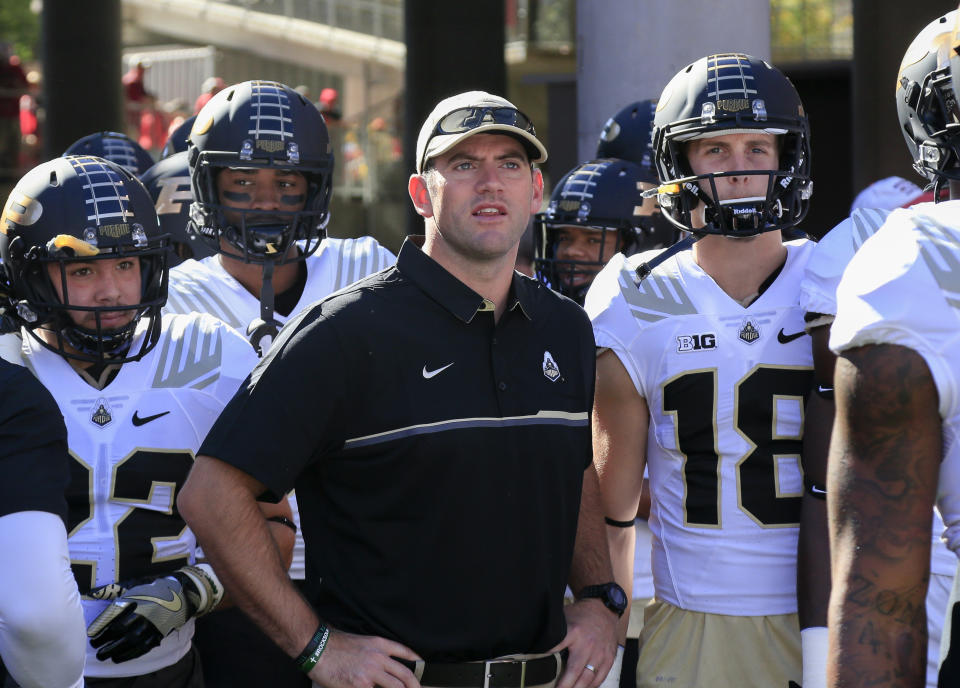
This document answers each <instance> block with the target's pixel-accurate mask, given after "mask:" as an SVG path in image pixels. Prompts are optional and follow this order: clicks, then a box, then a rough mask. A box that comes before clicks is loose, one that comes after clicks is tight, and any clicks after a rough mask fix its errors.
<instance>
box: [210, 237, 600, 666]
mask: <svg viewBox="0 0 960 688" xmlns="http://www.w3.org/2000/svg"><path fill="white" fill-rule="evenodd" d="M510 299H511V300H510V303H509V305H508V308H507V310H506V312H505V313H504V314H503V316H502V317H501V318H500V321H499V322H498V323H496V324H495V323H494V318H493V310H492V304H489V302H485V301H484V299H483V298H482V297H480V296H479V295H478V294H477V293H475V292H474V291H472V290H471V289H469V288H468V287H467V286H466V285H464V284H463V283H462V282H460V281H459V280H457V279H456V278H454V277H453V276H452V275H450V274H449V273H448V272H446V271H445V270H444V269H443V268H442V267H441V266H440V265H439V264H438V263H436V262H435V261H433V260H432V259H431V258H429V257H428V256H427V255H426V254H424V253H423V252H422V251H421V250H420V249H419V248H417V246H416V245H414V244H413V243H412V242H410V241H409V240H408V241H407V242H406V243H404V245H403V248H402V249H401V251H400V255H399V258H398V260H397V265H396V266H394V267H392V268H389V269H387V270H384V271H383V272H380V273H377V274H375V275H371V276H370V277H368V278H366V279H364V280H362V281H360V282H358V283H356V284H355V285H353V286H351V287H349V288H347V289H346V290H344V291H341V292H338V293H337V294H334V295H332V296H330V297H329V298H327V299H326V300H324V301H322V302H320V303H318V304H315V305H314V306H312V307H311V308H310V309H308V310H307V311H305V312H304V313H303V314H301V315H300V316H299V317H298V318H297V319H296V320H294V321H292V322H291V323H289V324H288V325H287V326H286V327H285V328H284V330H283V332H282V333H281V335H280V337H279V339H278V341H277V342H276V344H275V345H274V347H273V348H272V349H271V352H270V354H269V355H268V357H267V358H265V359H264V360H263V361H262V362H261V363H260V365H258V366H257V368H256V369H255V370H254V371H253V373H252V374H251V378H250V380H249V381H248V384H247V385H245V386H244V387H243V388H242V389H241V390H240V391H239V392H238V393H237V396H236V397H235V398H234V399H233V401H231V403H230V404H229V405H228V406H227V408H226V409H225V410H224V412H223V414H222V415H221V417H220V419H219V420H218V422H217V423H216V424H215V426H214V427H213V429H212V430H211V431H210V434H209V435H208V437H207V440H206V442H204V444H203V447H202V448H201V453H203V454H207V455H210V456H214V457H217V458H220V459H222V460H224V461H227V462H229V463H231V464H233V465H234V466H237V467H239V468H240V469H242V470H243V471H245V472H247V473H249V474H250V475H252V476H254V477H255V478H257V479H258V480H260V481H261V482H263V483H264V484H265V485H266V486H267V487H268V488H269V490H270V495H268V497H269V498H271V499H274V500H275V499H277V498H279V497H280V496H281V495H283V494H284V493H286V492H287V491H288V490H290V489H291V488H292V487H294V486H295V487H296V490H297V500H298V503H299V506H300V516H301V521H302V527H303V535H304V538H305V540H306V554H307V581H308V590H309V593H308V596H309V598H310V600H311V602H312V603H313V604H314V606H315V608H316V610H317V613H318V614H319V615H320V616H321V618H323V619H325V620H326V621H328V622H329V623H330V624H331V625H333V626H334V627H336V628H340V629H343V630H348V631H351V632H355V633H363V634H372V635H380V636H384V637H387V638H391V639H395V640H397V641H399V642H402V643H405V644H406V645H408V646H409V647H411V648H412V649H414V650H415V651H416V652H418V653H420V654H421V656H423V657H424V658H425V659H428V660H433V661H457V660H473V659H484V658H490V657H496V656H499V655H503V654H508V653H515V652H540V651H544V650H547V649H549V648H550V647H552V646H553V645H555V644H556V643H558V642H559V641H560V640H562V638H563V636H564V633H565V622H564V617H563V609H562V606H563V604H562V598H563V591H564V586H565V585H566V582H567V577H568V573H569V569H570V560H571V557H572V553H573V543H574V536H575V533H576V525H577V517H578V509H579V501H580V489H581V485H582V481H583V471H584V469H585V468H586V467H587V466H588V465H589V464H590V461H591V444H590V419H589V413H590V410H591V405H592V400H593V381H594V366H595V351H594V339H593V333H592V330H591V327H590V323H589V320H588V319H587V317H586V315H585V313H584V312H583V310H582V309H581V308H580V307H579V306H577V305H576V304H575V303H574V302H573V301H570V300H569V299H566V298H564V297H561V296H559V295H557V294H555V293H554V292H552V291H550V290H549V289H547V288H546V287H544V286H542V285H541V284H540V283H538V282H536V281H534V280H531V279H528V278H526V277H523V276H521V275H519V274H515V275H514V279H513V285H512V289H511V296H510Z"/></svg>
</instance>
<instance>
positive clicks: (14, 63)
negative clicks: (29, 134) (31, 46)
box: [0, 55, 29, 119]
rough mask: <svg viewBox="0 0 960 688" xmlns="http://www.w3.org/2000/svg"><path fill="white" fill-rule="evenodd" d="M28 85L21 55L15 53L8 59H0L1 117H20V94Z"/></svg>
mask: <svg viewBox="0 0 960 688" xmlns="http://www.w3.org/2000/svg"><path fill="white" fill-rule="evenodd" d="M28 86H29V84H28V83H27V75H26V74H24V72H23V67H21V66H20V58H19V57H17V56H16V55H13V56H11V57H10V58H8V59H6V60H2V59H0V117H2V118H3V119H16V118H18V117H20V95H21V93H22V92H23V91H26V90H27V87H28Z"/></svg>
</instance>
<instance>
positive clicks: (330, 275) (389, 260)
mask: <svg viewBox="0 0 960 688" xmlns="http://www.w3.org/2000/svg"><path fill="white" fill-rule="evenodd" d="M221 260H230V259H229V258H226V259H221V258H220V256H219V255H213V256H209V257H207V258H204V259H203V260H200V261H196V260H188V261H185V262H183V263H181V264H180V265H178V266H177V267H175V268H173V269H172V270H170V289H169V295H168V297H167V305H166V306H165V307H164V310H165V312H170V313H190V312H194V311H199V312H201V313H210V314H211V315H214V316H216V317H218V318H220V319H221V320H223V321H224V322H225V323H227V324H228V325H230V326H231V327H233V328H234V329H235V330H237V331H238V332H240V334H243V335H246V333H247V327H248V326H249V324H250V323H251V322H253V321H254V320H256V319H257V318H259V317H260V299H259V298H257V297H255V296H253V295H252V294H251V293H250V292H249V291H247V289H246V287H244V286H243V285H242V284H240V283H239V282H238V281H237V280H236V279H235V278H234V277H233V275H231V274H230V273H229V272H227V271H226V270H224V269H223V264H222V263H221ZM396 261H397V257H396V256H395V255H393V254H392V253H391V252H390V251H388V250H387V249H386V248H384V247H383V246H381V245H380V244H379V243H377V240H376V239H374V238H373V237H368V236H364V237H360V238H358V239H334V238H331V237H327V238H326V239H324V240H323V242H322V243H321V244H320V248H319V249H317V252H316V253H314V254H313V255H311V256H309V257H308V258H307V260H306V264H307V283H306V285H304V288H303V294H302V295H301V296H300V301H299V302H298V303H297V305H296V307H295V308H294V309H293V310H292V311H291V312H290V315H289V316H284V315H282V314H280V313H276V312H275V313H274V317H275V318H276V320H277V322H279V323H284V322H286V321H287V319H288V317H293V316H294V315H296V314H297V313H299V312H300V311H301V310H303V309H304V308H305V307H306V306H308V305H309V304H311V303H313V302H314V301H319V300H320V299H323V298H326V297H327V296H329V295H330V294H332V293H333V292H335V291H338V290H340V289H343V288H344V287H346V286H348V285H350V284H353V283H354V282H356V281H357V280H359V279H361V278H363V277H366V276H367V275H371V274H373V273H375V272H379V271H380V270H383V269H385V268H387V267H389V266H391V265H393V264H394V263H395V262H396ZM290 508H291V509H292V510H293V520H294V523H295V524H296V526H297V539H296V543H295V544H294V548H293V563H292V564H291V565H290V577H291V578H294V579H298V580H302V579H303V578H304V577H305V576H306V559H305V552H304V542H303V535H302V534H301V532H300V511H299V509H298V507H297V500H296V497H295V496H291V497H290Z"/></svg>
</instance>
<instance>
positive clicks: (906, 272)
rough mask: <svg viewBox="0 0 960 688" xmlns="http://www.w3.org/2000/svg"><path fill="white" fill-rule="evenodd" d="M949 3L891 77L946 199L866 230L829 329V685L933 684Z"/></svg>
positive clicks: (951, 258) (956, 420)
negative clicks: (832, 415) (930, 639)
mask: <svg viewBox="0 0 960 688" xmlns="http://www.w3.org/2000/svg"><path fill="white" fill-rule="evenodd" d="M958 14H960V13H958V12H957V11H953V12H950V13H948V14H946V15H944V16H941V17H938V18H937V19H935V20H934V21H932V22H931V23H930V24H928V25H927V26H926V27H925V28H924V29H923V30H922V31H921V32H920V33H919V34H918V35H917V37H916V38H915V39H914V40H913V42H912V43H911V45H910V47H909V48H908V49H907V51H906V53H905V54H904V57H903V61H902V62H901V66H900V73H899V74H898V77H897V91H896V102H897V109H898V114H899V119H900V124H901V128H902V130H903V133H904V137H905V139H906V143H907V148H908V149H909V150H910V154H911V156H912V158H913V160H914V168H915V169H916V170H917V171H918V172H920V173H921V174H923V175H924V176H925V177H927V179H928V180H930V181H931V182H932V183H933V187H934V197H935V198H936V197H939V190H940V189H941V188H942V187H944V186H949V189H950V198H951V200H948V201H944V202H941V203H925V204H920V205H916V206H914V207H912V208H910V209H901V210H895V211H893V212H892V213H890V214H889V216H887V217H886V218H885V219H884V220H885V221H884V222H883V225H882V226H881V227H880V229H879V230H877V231H876V233H875V234H873V236H871V237H870V238H867V239H866V240H865V241H863V240H862V239H861V241H862V246H860V248H859V249H858V250H857V251H856V253H855V255H854V256H853V258H852V259H851V260H850V261H849V265H848V266H847V268H846V270H845V272H844V274H843V277H842V278H841V280H840V285H839V287H838V288H837V294H836V305H837V308H836V318H835V320H834V321H833V324H832V326H831V328H830V333H829V334H830V339H829V345H830V348H831V349H832V350H833V351H834V352H835V353H837V355H838V359H837V361H836V370H835V374H834V385H835V390H834V395H835V401H836V423H835V425H834V432H833V438H832V442H831V446H830V455H829V460H828V469H827V474H828V475H827V492H828V493H829V495H830V497H829V499H828V502H827V506H828V510H829V522H830V535H831V543H832V547H833V551H832V558H833V562H834V571H833V590H832V592H831V597H830V612H829V629H830V652H829V660H828V684H829V685H836V686H841V685H853V684H854V683H857V684H858V685H862V684H869V683H873V684H880V683H889V684H892V683H894V682H895V683H897V684H898V685H922V684H923V683H924V679H925V678H926V680H927V682H928V684H929V682H930V679H931V677H930V675H929V673H930V670H929V667H928V657H927V634H928V626H927V622H928V619H927V615H928V614H931V613H938V612H937V610H930V608H929V605H927V606H926V607H925V598H926V599H927V600H929V597H927V596H928V581H929V585H931V586H932V585H935V584H936V576H933V577H931V572H933V573H935V572H936V570H935V569H933V571H932V570H931V539H930V537H929V532H930V524H931V516H930V514H931V510H932V507H933V505H934V503H935V501H938V502H939V508H940V512H941V514H942V516H943V521H944V522H945V524H946V531H945V532H944V533H943V536H944V538H945V539H946V544H947V547H949V549H951V550H953V551H954V553H956V552H957V551H958V548H960V539H958V537H960V536H958V533H960V528H958V525H960V446H958V444H957V436H958V430H960V408H958V406H957V394H956V390H957V384H958V379H960V377H958V375H960V359H958V358H957V353H956V352H957V347H956V332H957V331H958V329H960V312H958V300H957V293H958V291H960V281H958V280H960V231H958V230H957V227H958V226H960V203H958V202H957V200H955V199H957V198H960V186H958V180H960V109H958V105H957V99H956V93H957V92H958V88H957V87H958V82H960V74H958V73H957V72H956V71H954V68H955V67H957V66H958V65H957V64H956V62H957V54H956V48H957V47H958V46H960V41H958V34H957V27H956V22H957V19H958ZM951 62H953V64H951ZM881 219H883V218H881ZM864 234H866V233H863V234H861V236H863V235H864ZM828 236H829V235H828ZM954 566H956V562H955V561H954ZM931 578H932V580H930V579H931ZM954 585H955V586H956V582H955V583H954ZM955 599H956V587H955V588H954V593H953V595H952V597H951V602H954V600H955ZM943 611H944V610H941V611H940V612H939V613H943ZM946 612H947V613H946V621H947V625H948V626H949V624H950V623H951V619H952V620H953V621H956V620H957V617H958V616H960V611H958V608H957V606H956V605H954V606H953V607H952V609H951V608H948V609H947V610H946ZM948 638H949V639H950V642H949V643H948V640H947V639H948ZM943 640H944V644H945V646H944V647H941V649H940V656H941V657H943V656H944V655H947V659H946V660H945V661H944V662H943V664H942V665H941V667H940V672H939V677H938V681H939V682H938V683H937V684H936V685H940V686H955V685H958V682H960V670H958V667H957V662H958V660H960V657H958V656H957V652H958V650H957V647H956V646H957V644H958V640H957V636H956V635H955V634H954V635H953V636H952V637H951V634H950V632H949V629H945V631H944V634H943ZM947 645H949V646H947Z"/></svg>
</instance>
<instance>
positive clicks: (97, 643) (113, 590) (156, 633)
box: [87, 564, 223, 663]
mask: <svg viewBox="0 0 960 688" xmlns="http://www.w3.org/2000/svg"><path fill="white" fill-rule="evenodd" d="M90 596H91V597H93V598H95V599H101V600H104V599H112V600H113V602H112V603H111V604H110V606H108V607H107V608H106V609H104V610H103V611H102V612H101V613H100V615H99V616H98V617H97V618H96V619H94V620H93V622H92V623H91V624H90V626H89V627H88V628H87V636H88V637H89V638H90V644H91V645H92V646H93V647H94V648H97V659H99V660H101V661H106V660H108V659H112V660H113V661H114V662H118V663H119V662H126V661H128V660H131V659H136V658H137V657H140V656H141V655H144V654H146V653H147V652H149V651H150V650H152V649H153V648H155V647H156V646H157V645H159V644H160V642H161V641H162V640H163V639H164V638H165V637H166V636H167V635H169V634H170V632H171V631H174V630H176V629H178V628H180V627H181V626H183V625H184V624H185V623H186V622H187V621H188V620H189V619H191V618H193V617H195V616H203V615H204V614H206V613H208V612H210V611H211V610H213V609H214V608H215V607H216V606H217V605H218V604H219V603H220V600H221V599H223V586H222V585H220V581H219V580H217V577H216V575H215V574H214V573H213V569H212V568H210V566H209V565H208V564H199V565H197V566H184V567H182V568H179V569H177V570H176V571H174V572H173V573H171V574H170V575H168V576H164V577H162V578H154V579H152V580H150V579H146V580H144V579H140V580H137V581H134V582H133V583H128V584H124V583H109V584H107V585H104V586H101V587H99V588H96V589H94V590H92V591H91V592H90Z"/></svg>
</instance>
